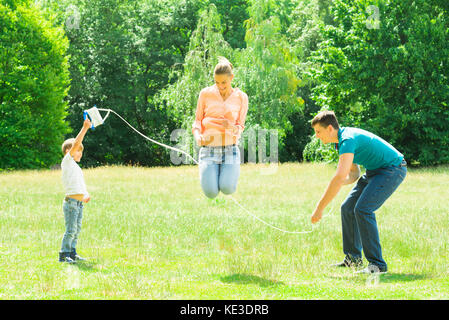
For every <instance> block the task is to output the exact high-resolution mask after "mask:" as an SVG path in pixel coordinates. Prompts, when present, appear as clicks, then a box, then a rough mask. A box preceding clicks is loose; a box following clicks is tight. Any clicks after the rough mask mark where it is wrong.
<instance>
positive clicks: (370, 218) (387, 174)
mask: <svg viewBox="0 0 449 320" xmlns="http://www.w3.org/2000/svg"><path fill="white" fill-rule="evenodd" d="M403 163H404V162H403ZM406 174H407V167H406V166H399V167H396V166H391V167H386V168H379V169H375V170H367V171H366V173H365V174H364V175H363V176H362V177H361V178H360V179H359V180H358V182H357V184H356V186H355V187H354V188H353V189H352V190H351V192H350V194H349V195H348V197H347V198H346V200H345V201H344V202H343V204H342V206H341V221H342V231H343V252H344V253H345V255H349V256H350V257H352V258H361V257H362V249H363V253H364V255H365V258H366V260H368V262H369V263H371V264H374V265H376V266H377V267H379V268H380V269H381V270H385V271H386V269H387V264H386V262H385V261H384V259H383V258H382V249H381V247H380V240H379V232H378V230H377V221H376V216H375V214H374V212H375V211H376V210H377V209H379V208H380V207H381V206H382V205H383V203H384V202H385V201H386V200H387V199H388V198H389V197H390V196H391V195H392V194H393V192H394V191H395V190H396V189H397V187H398V186H399V185H400V184H401V183H402V181H403V180H404V178H405V176H406Z"/></svg>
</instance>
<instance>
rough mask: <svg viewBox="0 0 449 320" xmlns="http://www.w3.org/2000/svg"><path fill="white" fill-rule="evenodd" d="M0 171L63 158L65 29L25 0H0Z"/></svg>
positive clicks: (66, 75)
mask: <svg viewBox="0 0 449 320" xmlns="http://www.w3.org/2000/svg"><path fill="white" fill-rule="evenodd" d="M0 30H2V31H1V33H0V140H1V152H0V170H1V169H15V168H43V167H49V166H50V165H52V164H54V163H55V162H57V161H58V159H59V155H60V152H61V151H60V146H61V143H62V140H63V136H64V134H65V133H66V132H67V131H68V126H67V123H66V122H64V118H65V116H66V112H65V109H66V107H67V104H66V102H64V98H65V96H66V95H67V90H68V85H69V72H68V61H67V57H66V51H67V47H68V41H67V38H66V37H65V35H64V33H63V30H62V29H61V28H56V27H53V26H52V25H51V24H50V23H49V22H48V21H47V20H46V19H45V18H44V16H43V15H42V14H41V13H40V11H39V9H38V8H37V7H36V6H34V5H32V4H28V3H27V2H26V1H1V2H0Z"/></svg>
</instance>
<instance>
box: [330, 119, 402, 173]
mask: <svg viewBox="0 0 449 320" xmlns="http://www.w3.org/2000/svg"><path fill="white" fill-rule="evenodd" d="M338 151H339V154H340V155H341V154H343V153H353V154H354V161H353V163H355V164H359V165H363V166H364V167H365V168H366V170H374V169H378V168H385V167H389V166H398V165H400V164H401V162H402V160H403V159H404V155H403V154H402V153H400V152H399V151H398V150H396V149H395V148H394V147H393V146H392V145H391V144H389V143H388V142H386V141H385V140H384V139H382V138H380V137H378V136H376V135H375V134H373V133H371V132H368V131H366V130H363V129H358V128H351V127H341V128H340V129H338Z"/></svg>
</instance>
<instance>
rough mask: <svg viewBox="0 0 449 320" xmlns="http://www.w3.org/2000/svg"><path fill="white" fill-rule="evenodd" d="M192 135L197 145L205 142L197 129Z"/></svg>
mask: <svg viewBox="0 0 449 320" xmlns="http://www.w3.org/2000/svg"><path fill="white" fill-rule="evenodd" d="M194 137H195V142H196V144H197V145H198V146H202V145H203V143H204V142H205V139H204V136H203V135H202V134H201V133H200V132H199V130H195V133H194Z"/></svg>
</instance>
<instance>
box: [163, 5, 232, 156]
mask: <svg viewBox="0 0 449 320" xmlns="http://www.w3.org/2000/svg"><path fill="white" fill-rule="evenodd" d="M220 56H224V57H226V58H228V59H229V60H230V61H231V62H232V60H233V59H232V58H233V50H232V48H231V46H230V45H229V43H227V42H226V41H225V40H224V38H223V24H222V23H221V19H220V16H219V14H218V11H217V8H216V6H215V5H214V4H210V5H209V6H208V7H207V8H206V9H203V10H202V11H201V13H200V17H199V19H198V25H197V27H196V29H195V31H194V32H193V34H192V36H191V38H190V44H189V51H188V53H187V54H186V57H185V61H184V64H183V65H182V68H179V69H174V70H173V73H172V77H174V78H175V79H177V80H176V82H174V83H173V84H171V85H169V86H167V88H165V89H164V90H161V92H160V94H159V95H158V101H159V103H160V104H161V105H163V106H164V107H165V108H166V109H167V111H168V113H169V115H170V117H171V119H173V120H174V121H175V122H176V124H177V127H178V128H180V129H184V130H185V134H184V135H182V140H183V142H181V143H183V144H184V145H185V146H184V149H185V150H187V149H189V146H190V147H191V146H193V144H194V143H193V139H192V137H191V128H192V123H193V119H194V118H195V111H196V106H197V101H198V96H199V93H200V91H201V89H203V88H204V87H207V86H210V85H212V84H213V70H214V67H215V65H216V64H217V63H218V57H220Z"/></svg>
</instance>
